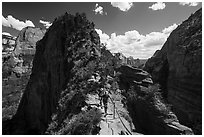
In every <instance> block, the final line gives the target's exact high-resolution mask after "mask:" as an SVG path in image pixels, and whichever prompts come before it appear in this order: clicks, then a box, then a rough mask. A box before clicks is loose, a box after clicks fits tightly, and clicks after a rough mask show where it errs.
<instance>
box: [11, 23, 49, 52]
mask: <svg viewBox="0 0 204 137" xmlns="http://www.w3.org/2000/svg"><path fill="white" fill-rule="evenodd" d="M45 32H46V30H43V29H41V28H34V27H25V28H24V29H22V30H21V31H20V33H19V36H18V37H17V39H16V47H15V51H14V53H15V54H16V55H19V54H23V55H26V54H30V55H34V54H35V50H36V42H37V41H39V40H41V39H42V37H43V36H44V34H45Z"/></svg>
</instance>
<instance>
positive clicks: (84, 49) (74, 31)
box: [3, 13, 100, 134]
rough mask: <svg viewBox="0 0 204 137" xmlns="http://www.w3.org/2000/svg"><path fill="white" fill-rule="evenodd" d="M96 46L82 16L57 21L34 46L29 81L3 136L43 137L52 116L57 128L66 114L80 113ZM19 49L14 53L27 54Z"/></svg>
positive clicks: (90, 27)
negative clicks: (28, 136)
mask: <svg viewBox="0 0 204 137" xmlns="http://www.w3.org/2000/svg"><path fill="white" fill-rule="evenodd" d="M23 34H24V33H23ZM30 35H33V34H32V33H31V34H30ZM18 40H19V41H21V39H18ZM99 44H100V40H99V36H98V34H97V33H96V31H95V30H94V24H93V23H90V22H89V21H88V20H87V19H86V17H85V15H84V14H82V15H80V14H76V16H73V15H70V14H67V13H66V14H65V15H64V16H61V17H59V18H57V19H56V20H55V21H54V22H53V25H52V26H51V27H50V28H49V29H48V30H47V32H46V34H45V36H44V37H43V39H42V40H40V41H39V42H37V44H36V45H37V46H36V53H35V57H34V60H33V68H32V74H31V76H30V80H29V82H28V84H27V86H26V89H25V91H24V94H23V96H22V99H21V102H20V104H19V107H18V110H17V113H16V114H15V116H14V117H13V119H12V120H11V121H9V122H7V123H5V126H4V125H3V126H4V130H3V132H4V133H5V134H44V133H45V131H46V129H47V128H48V124H49V123H50V122H51V116H52V114H53V113H57V118H58V119H57V120H58V124H59V125H60V124H61V123H62V122H63V120H64V119H66V118H67V117H68V116H71V115H69V114H72V113H79V111H80V109H81V107H83V105H84V96H83V95H84V94H83V92H85V91H86V89H84V90H83V87H84V86H86V85H87V84H86V83H84V82H85V79H88V77H89V76H90V74H91V73H92V70H91V69H94V66H93V67H92V68H91V66H92V65H94V64H93V62H91V61H92V60H95V59H96V57H99V56H100V48H99ZM28 46H29V45H28ZM19 47H20V48H19V50H17V53H19V52H22V53H27V52H26V51H24V50H21V49H22V48H21V45H20V46H19ZM30 48H33V46H31V47H30ZM18 51H19V52H18ZM95 66H96V65H95ZM88 67H89V68H88ZM75 86H77V87H80V88H81V89H80V90H79V89H77V88H76V87H75ZM62 91H63V92H62ZM86 92H87V91H86ZM56 110H57V111H56ZM58 127H59V126H58Z"/></svg>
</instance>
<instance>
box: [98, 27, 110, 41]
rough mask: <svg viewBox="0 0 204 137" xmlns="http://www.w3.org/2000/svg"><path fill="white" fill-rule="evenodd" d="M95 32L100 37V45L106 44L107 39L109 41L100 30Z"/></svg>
mask: <svg viewBox="0 0 204 137" xmlns="http://www.w3.org/2000/svg"><path fill="white" fill-rule="evenodd" d="M95 30H96V32H97V33H98V34H99V36H100V40H101V43H106V42H107V41H108V39H110V37H109V36H108V35H107V34H106V33H103V32H102V30H100V29H95Z"/></svg>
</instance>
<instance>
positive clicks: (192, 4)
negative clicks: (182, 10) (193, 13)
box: [179, 2, 199, 6]
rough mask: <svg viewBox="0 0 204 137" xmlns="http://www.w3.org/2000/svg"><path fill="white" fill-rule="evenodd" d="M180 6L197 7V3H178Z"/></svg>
mask: <svg viewBox="0 0 204 137" xmlns="http://www.w3.org/2000/svg"><path fill="white" fill-rule="evenodd" d="M179 4H180V5H183V6H185V5H188V6H197V5H198V4H199V2H179Z"/></svg>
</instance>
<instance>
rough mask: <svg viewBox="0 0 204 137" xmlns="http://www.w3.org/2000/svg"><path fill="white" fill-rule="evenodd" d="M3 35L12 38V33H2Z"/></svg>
mask: <svg viewBox="0 0 204 137" xmlns="http://www.w3.org/2000/svg"><path fill="white" fill-rule="evenodd" d="M2 35H6V36H12V35H11V34H10V33H8V32H2Z"/></svg>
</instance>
